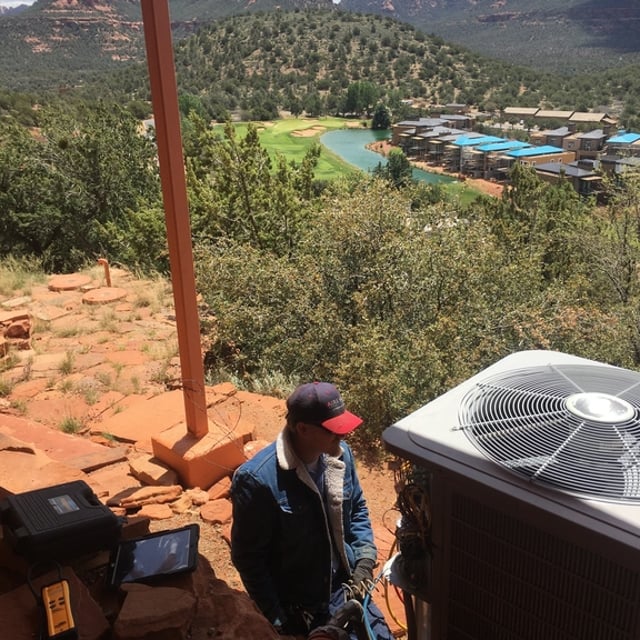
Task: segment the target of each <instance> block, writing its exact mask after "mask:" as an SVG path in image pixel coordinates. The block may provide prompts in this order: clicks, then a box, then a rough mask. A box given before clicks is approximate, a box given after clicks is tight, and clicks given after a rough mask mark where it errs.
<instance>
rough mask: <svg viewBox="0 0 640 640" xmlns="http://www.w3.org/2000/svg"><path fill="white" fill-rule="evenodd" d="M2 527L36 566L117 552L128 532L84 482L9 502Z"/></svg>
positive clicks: (2, 509) (2, 508) (0, 508)
mask: <svg viewBox="0 0 640 640" xmlns="http://www.w3.org/2000/svg"><path fill="white" fill-rule="evenodd" d="M0 522H1V523H2V529H3V536H4V538H5V540H6V541H7V542H8V543H9V544H10V546H11V547H12V548H13V549H14V551H15V552H16V553H18V554H20V555H22V556H24V557H26V558H27V559H28V560H30V561H36V560H56V561H66V560H70V559H73V558H75V557H78V556H81V555H85V554H89V553H93V552H96V551H100V550H103V549H111V548H112V547H113V546H114V545H115V544H116V543H117V542H118V540H119V538H120V533H121V528H122V523H121V520H120V519H119V518H118V517H117V516H116V515H115V514H114V513H113V512H112V511H111V510H110V509H109V508H108V507H106V506H105V505H103V504H102V503H101V502H100V500H99V499H98V497H97V496H96V495H95V494H94V493H93V491H92V489H91V487H89V485H88V484H87V483H86V482H84V481H82V480H76V481H74V482H66V483H64V484H59V485H55V486H52V487H46V488H44V489H35V490H33V491H26V492H24V493H19V494H16V495H12V496H9V497H7V498H5V499H4V500H2V501H1V502H0Z"/></svg>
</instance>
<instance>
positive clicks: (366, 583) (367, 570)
mask: <svg viewBox="0 0 640 640" xmlns="http://www.w3.org/2000/svg"><path fill="white" fill-rule="evenodd" d="M375 564H376V563H375V561H374V560H371V558H361V559H360V560H358V562H356V566H355V567H354V568H353V574H352V575H351V580H349V584H351V585H352V588H353V590H354V591H355V592H356V593H357V594H358V595H359V596H360V597H361V598H364V597H365V596H366V594H367V593H368V592H369V590H370V589H371V586H372V585H373V567H374V566H375Z"/></svg>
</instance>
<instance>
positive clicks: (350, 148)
mask: <svg viewBox="0 0 640 640" xmlns="http://www.w3.org/2000/svg"><path fill="white" fill-rule="evenodd" d="M388 138H389V132H388V131H374V130H373V129H334V130H333V131H327V133H323V134H322V135H321V136H320V142H321V143H322V144H323V145H324V146H325V147H327V149H329V150H330V151H333V153H335V154H336V155H338V156H340V157H341V158H342V159H343V160H345V161H346V162H348V163H349V164H352V165H353V166H355V167H358V169H362V171H366V172H367V173H372V172H373V170H374V169H375V168H376V167H377V166H378V165H379V164H382V165H383V166H384V165H385V164H387V159H386V158H384V157H383V156H381V155H380V154H379V153H376V152H375V151H370V150H369V149H367V148H366V145H368V144H370V143H371V142H378V141H380V140H387V139H388ZM413 178H414V180H419V181H422V182H430V183H432V184H436V183H446V182H455V178H451V177H450V176H443V175H440V174H438V173H429V172H428V171H423V170H422V169H416V168H415V167H414V169H413Z"/></svg>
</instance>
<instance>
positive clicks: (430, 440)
mask: <svg viewBox="0 0 640 640" xmlns="http://www.w3.org/2000/svg"><path fill="white" fill-rule="evenodd" d="M495 381H497V384H495V385H494V383H495ZM532 381H533V382H532ZM511 382H513V384H511ZM504 383H506V384H504ZM540 383H542V389H540V391H538V390H537V389H536V388H535V385H536V384H540ZM532 385H533V386H532ZM636 385H637V387H636ZM504 387H512V388H506V389H505V388H504ZM636 391H637V398H636V397H635V394H636ZM510 403H515V404H516V405H517V406H515V411H514V412H513V413H515V414H518V415H517V416H516V418H514V417H513V416H512V415H507V416H506V417H503V413H502V412H506V413H507V414H511V413H512V412H511V411H510V406H509V405H510ZM559 406H560V407H561V408H562V411H561V412H560V413H561V414H562V415H561V416H560V417H559V415H558V414H559V412H558V410H557V409H558V407H559ZM505 407H506V408H505ZM528 411H530V412H531V415H527V412H528ZM469 416H471V422H472V425H471V426H469ZM462 423H466V424H462ZM511 438H513V439H511ZM383 440H384V442H385V444H386V445H387V447H388V448H389V449H390V450H391V451H392V452H394V453H396V454H398V455H400V456H401V457H406V458H408V459H409V460H411V461H413V462H416V463H418V464H424V465H426V466H428V467H432V468H434V469H440V470H444V471H450V472H451V473H454V474H456V475H457V476H458V477H462V478H469V480H470V481H474V482H477V483H480V484H481V485H486V486H487V487H491V488H493V489H495V490H497V491H499V492H503V493H507V494H508V495H510V496H512V497H517V498H519V499H522V500H523V501H525V502H530V503H535V504H536V506H537V507H539V508H542V509H543V510H547V511H549V512H552V513H554V514H555V515H558V513H559V512H560V513H562V514H564V517H566V518H569V519H572V520H575V519H576V518H579V519H582V518H585V517H586V518H587V519H595V520H597V521H599V522H600V523H601V524H602V525H603V526H604V527H606V528H613V529H619V530H621V531H623V532H624V533H625V534H631V536H632V537H636V538H637V539H638V546H640V373H637V372H631V371H628V370H626V369H620V368H618V367H612V366H611V365H606V364H603V363H600V362H596V361H593V360H588V359H585V358H579V357H577V356H573V355H569V354H565V353H561V352H557V351H521V352H516V353H513V354H511V355H509V356H507V357H505V358H503V359H501V360H499V361H498V362H496V363H495V364H493V365H492V366H490V367H488V368H486V369H484V370H483V371H481V372H480V373H478V374H476V375H475V376H473V377H471V378H469V379H468V380H466V381H464V382H463V383H461V384H459V385H458V386H456V387H454V388H453V389H451V390H450V391H448V392H447V393H445V394H443V395H441V396H439V397H438V398H436V399H434V400H433V401H431V402H429V403H427V404H426V405H424V406H423V407H421V408H420V409H418V410H416V411H414V412H413V413H411V414H409V415H408V416H406V417H405V418H403V419H401V420H399V421H398V422H397V423H396V424H394V425H392V426H390V427H388V428H387V429H386V430H385V432H384V434H383ZM538 449H539V450H538ZM600 454H602V457H603V458H604V461H603V462H602V463H600V462H599V455H600ZM600 464H602V472H600V468H599V465H600ZM605 465H608V466H605ZM611 466H613V469H611V468H610V467H611ZM563 474H564V475H563ZM609 533H610V532H609Z"/></svg>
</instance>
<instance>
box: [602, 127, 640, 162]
mask: <svg viewBox="0 0 640 640" xmlns="http://www.w3.org/2000/svg"><path fill="white" fill-rule="evenodd" d="M604 153H605V155H619V156H626V157H634V158H638V157H640V133H634V132H633V131H625V132H620V133H618V134H617V135H615V136H612V137H611V138H609V139H608V140H607V142H606V144H605V148H604Z"/></svg>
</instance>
